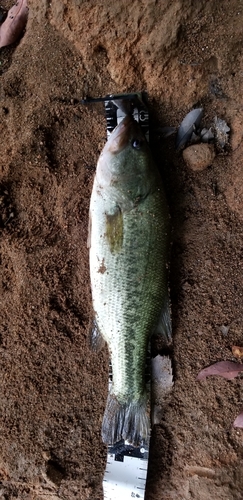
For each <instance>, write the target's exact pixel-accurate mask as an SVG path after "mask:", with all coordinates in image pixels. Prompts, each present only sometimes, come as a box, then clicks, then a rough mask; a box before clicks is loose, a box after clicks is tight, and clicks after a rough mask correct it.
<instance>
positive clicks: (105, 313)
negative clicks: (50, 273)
mask: <svg viewBox="0 0 243 500" xmlns="http://www.w3.org/2000/svg"><path fill="white" fill-rule="evenodd" d="M168 233H169V217H168V211H167V204H166V200H165V195H164V191H163V186H162V183H161V178H160V175H159V172H158V170H157V167H156V166H155V164H154V162H153V159H152V156H151V153H150V150H149V147H148V144H147V142H146V140H145V138H144V136H143V134H142V132H141V129H140V127H139V125H138V124H137V122H135V121H134V120H133V118H132V117H130V116H126V117H125V118H124V119H123V121H122V122H121V123H120V124H119V125H118V126H117V127H116V129H115V130H114V131H113V132H112V134H111V136H110V138H109V140H108V141H107V143H106V145H105V147H104V149H103V151H102V153H101V155H100V158H99V161H98V164H97V170H96V175H95V179H94V185H93V191H92V195H91V201H90V232H89V247H90V277H91V289H92V300H93V309H94V316H95V324H96V338H97V332H98V336H99V335H100V336H101V337H102V338H103V339H104V340H105V341H106V342H107V344H108V348H109V352H110V358H111V364H112V387H111V390H110V393H109V395H108V400H107V406H106V411H105V415H104V418H103V426H102V438H103V441H104V442H105V443H106V444H113V443H115V442H117V441H119V440H120V439H125V440H128V441H129V442H131V443H132V444H134V445H138V444H139V443H140V442H141V440H143V439H146V438H147V437H148V434H149V430H150V422H149V418H148V414H147V395H146V389H145V379H144V371H145V362H146V352H147V346H148V340H149V338H150V335H151V334H152V333H153V332H155V331H160V332H161V333H162V334H163V335H166V337H167V338H169V339H170V336H171V323H170V312H169V300H168V288H167V257H168Z"/></svg>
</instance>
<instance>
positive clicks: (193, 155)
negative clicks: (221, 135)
mask: <svg viewBox="0 0 243 500" xmlns="http://www.w3.org/2000/svg"><path fill="white" fill-rule="evenodd" d="M182 155H183V158H184V160H185V162H186V164H187V166H188V167H189V168H190V169H191V170H193V171H194V172H200V171H201V170H204V169H205V168H207V167H209V166H210V165H212V163H213V160H214V158H215V151H214V146H213V145H212V144H193V146H189V147H188V148H186V149H184V151H183V153H182Z"/></svg>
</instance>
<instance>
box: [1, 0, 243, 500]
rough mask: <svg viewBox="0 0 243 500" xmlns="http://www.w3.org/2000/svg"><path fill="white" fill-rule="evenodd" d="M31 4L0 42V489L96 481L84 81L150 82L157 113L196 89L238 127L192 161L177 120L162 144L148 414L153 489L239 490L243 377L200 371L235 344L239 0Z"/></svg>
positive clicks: (100, 385)
mask: <svg viewBox="0 0 243 500" xmlns="http://www.w3.org/2000/svg"><path fill="white" fill-rule="evenodd" d="M1 6H2V7H4V8H9V7H10V6H11V2H9V1H8V2H7V1H6V2H4V1H2V3H1ZM29 8H30V11H29V20H28V24H27V28H26V33H25V35H24V37H23V38H22V40H21V41H20V43H19V44H16V45H15V46H14V47H11V46H10V47H6V48H3V49H1V53H0V63H1V64H0V73H1V82H0V116H1V120H0V130H1V145H2V147H1V157H0V262H1V270H0V290H1V292H0V293H1V295H0V297H1V300H0V304H1V309H0V313H1V329H0V370H1V388H0V425H1V435H0V441H1V446H0V450H1V451H0V481H1V482H0V493H1V495H2V496H3V498H19V499H21V500H25V499H26V500H27V499H28V500H30V499H36V500H37V499H41V498H44V497H45V498H48V499H50V500H57V499H58V498H62V499H68V500H72V499H82V500H83V499H92V500H93V499H97V500H99V499H101V498H102V478H103V473H104V468H105V462H106V448H105V446H104V445H103V444H102V441H101V437H100V428H101V422H102V417H103V413H104V408H105V403H106V395H107V377H108V352H107V351H106V350H104V351H101V353H99V355H97V354H94V353H93V352H92V351H91V350H90V348H89V341H88V338H89V323H90V318H91V316H92V311H91V295H90V284H89V270H88V251H87V246H86V240H87V227H88V209H89V197H90V192H91V188H92V182H93V176H94V172H95V166H96V162H97V158H98V155H99V153H100V151H101V150H102V147H103V145H104V143H105V140H106V126H105V119H104V114H103V111H102V110H101V108H99V107H95V106H92V107H85V106H83V105H81V104H80V99H81V98H82V97H84V96H86V95H91V96H99V95H105V94H108V93H112V92H114V93H117V92H123V91H137V90H145V91H147V92H148V95H149V102H150V110H151V121H152V125H153V126H154V127H155V128H156V126H157V125H158V124H159V125H160V126H164V125H165V126H177V125H178V124H179V123H180V121H181V120H182V118H183V117H184V116H185V114H186V113H187V112H188V111H190V109H191V108H192V107H196V106H197V107H203V108H204V118H203V121H204V124H205V126H208V125H209V124H210V123H211V122H212V120H213V118H214V116H219V117H220V118H222V119H224V120H226V122H227V123H228V124H229V126H230V127H231V135H230V148H229V150H228V151H227V152H224V151H222V152H221V153H218V154H217V156H216V158H215V159H214V160H213V162H212V165H211V166H209V167H208V168H206V169H204V170H203V171H200V172H193V171H191V170H190V169H188V167H187V166H186V164H185V163H184V161H183V158H182V154H181V152H176V151H175V145H174V138H173V137H171V138H168V139H166V140H164V141H162V142H159V143H155V144H153V145H152V149H153V154H154V156H155V158H156V161H157V163H158V165H159V167H160V169H161V173H162V176H163V179H164V184H165V189H166V192H167V198H168V203H169V206H170V213H171V220H172V226H173V232H172V243H173V244H172V252H171V276H170V288H171V301H172V318H173V335H174V344H173V366H174V382H175V385H174V391H173V395H172V398H171V400H170V403H169V404H168V405H167V406H166V408H165V412H164V416H163V421H162V423H161V425H159V426H156V427H155V428H154V429H153V432H152V439H151V454H150V464H149V473H148V482H147V492H146V499H147V500H153V499H156V500H169V499H171V500H172V499H175V498H176V499H177V500H190V499H193V498H196V499H197V500H206V499H208V498H213V499H214V500H226V499H227V500H242V490H243V482H242V478H243V464H242V456H243V455H242V451H243V450H242V431H241V430H239V429H238V430H237V429H233V428H232V423H233V421H234V419H235V417H236V416H237V414H238V413H239V412H240V410H241V409H242V379H240V378H236V379H235V380H233V381H226V380H223V379H220V378H210V379H208V380H206V381H203V382H196V380H195V379H196V376H197V374H198V372H199V371H200V370H201V369H202V368H204V367H205V366H207V365H209V364H210V363H213V362H216V361H220V360H226V359H227V360H233V359H234V358H233V356H232V351H231V346H232V345H239V346H241V345H242V331H243V316H242V294H243V283H242V271H241V268H242V236H243V235H242V233H243V230H242V218H243V191H242V186H243V169H242V156H243V141H242V137H243V132H242V125H243V118H242V104H243V103H242V99H243V98H242V75H243V51H242V46H243V45H242V38H243V35H242V20H243V10H242V5H241V2H240V1H239V0H233V1H229V0H223V1H222V2H221V3H220V4H215V3H214V2H207V1H206V0H205V1H203V2H201V3H200V4H199V3H196V4H195V2H192V1H189V2H187V4H186V5H185V2H182V0H177V1H176V2H172V3H171V2H169V1H165V2H155V1H153V0H151V1H149V2H147V1H146V2H145V1H142V2H141V1H140V2H139V1H137V0H136V1H135V2H133V3H132V5H128V3H127V2H126V1H125V0H122V1H121V2H119V3H117V2H115V3H114V5H108V3H107V4H106V3H104V2H103V3H102V2H98V1H97V0H91V1H82V2H81V1H79V0H66V1H65V2H59V1H58V0H53V1H52V2H51V3H46V2H44V1H41V2H38V4H37V2H34V1H33V0H32V1H31V0H29ZM226 12H227V15H225V13H226ZM223 325H224V326H226V327H227V326H229V329H228V330H227V329H226V330H224V329H222V326H223ZM225 332H227V333H225Z"/></svg>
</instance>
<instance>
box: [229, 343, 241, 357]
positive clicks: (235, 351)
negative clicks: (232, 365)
mask: <svg viewBox="0 0 243 500" xmlns="http://www.w3.org/2000/svg"><path fill="white" fill-rule="evenodd" d="M231 349H232V353H233V356H235V358H238V359H242V358H243V347H239V346H238V345H232V347H231Z"/></svg>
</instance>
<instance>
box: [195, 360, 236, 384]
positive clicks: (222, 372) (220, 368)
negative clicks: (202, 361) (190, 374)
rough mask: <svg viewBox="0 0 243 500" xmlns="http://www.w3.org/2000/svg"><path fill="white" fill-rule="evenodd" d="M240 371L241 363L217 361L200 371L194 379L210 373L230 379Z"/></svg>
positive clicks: (204, 376)
mask: <svg viewBox="0 0 243 500" xmlns="http://www.w3.org/2000/svg"><path fill="white" fill-rule="evenodd" d="M240 372H243V364H241V363H234V362H232V361H219V362H218V363H214V364H213V365H211V366H208V367H207V368H204V369H203V370H202V371H200V373H199V374H198V376H197V379H196V380H203V379H204V378H206V377H208V376H210V375H219V376H220V377H224V378H226V379H228V380H232V379H233V378H235V377H237V375H238V373H240Z"/></svg>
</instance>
